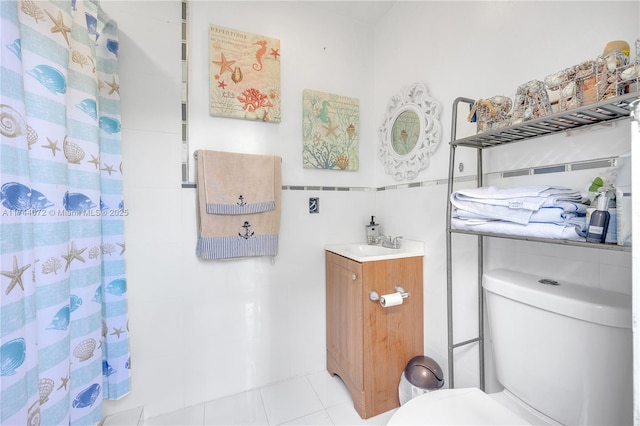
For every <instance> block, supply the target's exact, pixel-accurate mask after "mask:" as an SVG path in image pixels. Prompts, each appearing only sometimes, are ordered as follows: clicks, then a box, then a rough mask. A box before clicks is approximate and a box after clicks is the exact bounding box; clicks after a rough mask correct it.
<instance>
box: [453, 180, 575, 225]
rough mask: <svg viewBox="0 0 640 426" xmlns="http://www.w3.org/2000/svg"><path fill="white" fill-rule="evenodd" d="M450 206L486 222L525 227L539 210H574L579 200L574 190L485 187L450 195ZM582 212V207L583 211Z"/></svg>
mask: <svg viewBox="0 0 640 426" xmlns="http://www.w3.org/2000/svg"><path fill="white" fill-rule="evenodd" d="M450 199H451V204H453V206H454V207H456V208H458V209H460V210H465V211H467V212H469V213H473V214H476V215H479V216H481V217H484V218H487V219H498V220H505V221H509V222H514V223H520V224H527V223H529V222H530V221H531V216H532V215H533V213H534V212H536V211H538V210H540V209H541V208H543V207H556V206H560V207H563V208H567V209H569V210H574V211H576V210H577V209H578V207H577V206H575V204H576V203H580V201H582V195H581V194H580V192H578V191H574V190H571V189H569V188H562V187H551V186H528V187H518V188H499V187H495V186H487V187H480V188H469V189H461V190H458V191H456V192H454V193H452V194H451V197H450ZM585 210H586V208H585Z"/></svg>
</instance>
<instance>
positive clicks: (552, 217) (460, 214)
mask: <svg viewBox="0 0 640 426" xmlns="http://www.w3.org/2000/svg"><path fill="white" fill-rule="evenodd" d="M453 217H457V218H459V219H472V220H484V221H487V222H488V221H490V220H495V218H491V217H486V216H483V215H480V214H477V213H474V212H469V211H466V210H462V209H454V210H453ZM574 217H576V214H575V213H567V212H565V211H564V209H563V208H562V207H543V208H541V209H540V210H538V211H535V212H533V213H532V214H531V216H530V217H529V221H528V222H527V223H556V224H562V223H566V222H567V221H568V220H570V219H572V218H574Z"/></svg>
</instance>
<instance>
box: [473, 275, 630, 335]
mask: <svg viewBox="0 0 640 426" xmlns="http://www.w3.org/2000/svg"><path fill="white" fill-rule="evenodd" d="M545 279H546V280H551V281H556V280H553V277H551V276H544V277H543V276H538V275H531V274H526V273H523V272H518V271H512V270H509V269H494V270H491V271H487V272H485V273H484V275H483V279H482V286H483V287H484V288H485V290H486V291H489V292H492V293H495V294H499V295H501V296H504V297H506V298H509V299H513V300H516V301H518V302H521V303H525V304H527V305H531V306H535V307H538V308H540V309H545V310H547V311H551V312H555V313H557V314H560V315H565V316H569V317H573V318H577V319H580V320H583V321H589V322H593V323H596V324H602V325H606V326H611V327H620V328H631V297H630V296H628V295H626V294H622V293H616V292H613V291H608V290H603V289H600V288H594V287H588V286H584V285H578V284H574V283H570V282H566V281H560V280H557V283H558V285H553V284H543V283H541V282H540V280H545Z"/></svg>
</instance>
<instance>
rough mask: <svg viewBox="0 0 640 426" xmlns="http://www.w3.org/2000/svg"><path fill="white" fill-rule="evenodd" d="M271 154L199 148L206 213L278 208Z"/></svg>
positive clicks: (273, 158) (251, 211) (257, 210)
mask: <svg viewBox="0 0 640 426" xmlns="http://www.w3.org/2000/svg"><path fill="white" fill-rule="evenodd" d="M276 161H280V160H279V159H278V158H276V157H273V156H269V155H255V154H236V153H233V152H222V151H198V169H199V170H202V171H203V173H204V176H205V179H204V182H203V183H202V184H203V185H204V194H205V199H206V204H207V213H212V214H246V213H259V212H264V211H268V210H273V209H274V208H275V194H274V184H273V172H274V163H275V162H276Z"/></svg>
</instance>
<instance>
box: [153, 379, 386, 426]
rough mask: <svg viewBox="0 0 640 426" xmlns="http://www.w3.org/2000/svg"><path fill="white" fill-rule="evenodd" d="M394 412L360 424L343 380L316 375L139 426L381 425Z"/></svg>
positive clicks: (201, 406)
mask: <svg viewBox="0 0 640 426" xmlns="http://www.w3.org/2000/svg"><path fill="white" fill-rule="evenodd" d="M394 412H395V410H391V411H388V412H386V413H382V414H380V415H378V416H376V417H372V418H370V419H367V420H363V419H361V418H360V416H359V415H358V413H356V410H355V409H354V408H353V402H352V400H351V397H350V396H349V393H348V392H347V388H346V387H345V385H344V383H342V380H340V378H339V377H338V376H335V377H331V376H330V375H329V373H327V372H326V371H321V372H317V373H312V374H309V375H307V376H305V377H297V378H294V379H291V380H288V381H285V382H281V383H276V384H274V385H270V386H266V387H264V388H261V389H257V390H252V391H248V392H245V393H241V394H238V395H233V396H229V397H225V398H221V399H217V400H213V401H209V402H205V403H203V404H200V405H196V406H194V407H188V408H185V409H182V410H179V411H176V412H173V413H169V414H165V415H162V416H157V417H152V418H148V419H146V420H145V421H144V424H145V426H146V425H156V426H157V425H171V426H175V425H181V426H186V425H385V424H386V423H387V421H388V420H389V419H390V418H391V416H392V415H393V413H394Z"/></svg>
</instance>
